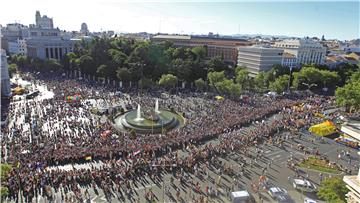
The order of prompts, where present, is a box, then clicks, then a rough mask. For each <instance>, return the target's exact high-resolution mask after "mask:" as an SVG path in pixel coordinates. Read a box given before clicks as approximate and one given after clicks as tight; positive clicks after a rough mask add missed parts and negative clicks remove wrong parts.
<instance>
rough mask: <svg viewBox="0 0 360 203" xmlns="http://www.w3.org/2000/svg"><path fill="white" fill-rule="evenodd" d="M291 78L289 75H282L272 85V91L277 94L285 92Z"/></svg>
mask: <svg viewBox="0 0 360 203" xmlns="http://www.w3.org/2000/svg"><path fill="white" fill-rule="evenodd" d="M289 78H290V76H289V75H282V76H280V77H278V78H276V80H275V81H274V82H271V83H270V86H269V88H270V90H271V91H274V92H277V93H282V92H285V91H286V89H287V87H288V83H289Z"/></svg>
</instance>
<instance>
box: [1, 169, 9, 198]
mask: <svg viewBox="0 0 360 203" xmlns="http://www.w3.org/2000/svg"><path fill="white" fill-rule="evenodd" d="M11 170H12V166H11V165H10V164H1V182H2V185H1V187H0V194H1V198H4V197H6V196H7V195H8V194H9V189H8V188H7V187H6V181H7V176H8V174H9V172H10V171H11Z"/></svg>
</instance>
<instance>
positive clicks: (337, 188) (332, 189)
mask: <svg viewBox="0 0 360 203" xmlns="http://www.w3.org/2000/svg"><path fill="white" fill-rule="evenodd" d="M347 192H348V189H347V188H346V185H345V183H344V182H343V181H342V179H341V178H338V177H334V178H327V179H324V180H323V181H322V182H321V184H320V187H319V190H318V192H317V195H318V196H319V197H320V198H322V199H324V200H325V201H327V202H338V203H342V202H344V203H345V202H346V200H345V195H346V193H347Z"/></svg>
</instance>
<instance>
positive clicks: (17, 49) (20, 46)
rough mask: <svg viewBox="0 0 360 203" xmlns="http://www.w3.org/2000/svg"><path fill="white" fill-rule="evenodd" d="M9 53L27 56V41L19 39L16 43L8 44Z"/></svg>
mask: <svg viewBox="0 0 360 203" xmlns="http://www.w3.org/2000/svg"><path fill="white" fill-rule="evenodd" d="M8 45H9V52H10V53H11V54H21V55H27V48H26V47H27V46H26V40H25V39H17V40H16V41H15V42H8Z"/></svg>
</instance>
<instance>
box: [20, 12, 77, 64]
mask: <svg viewBox="0 0 360 203" xmlns="http://www.w3.org/2000/svg"><path fill="white" fill-rule="evenodd" d="M75 42H76V40H71V39H70V38H68V37H66V36H62V35H61V31H60V30H59V29H58V28H57V29H54V28H53V20H52V18H48V17H47V16H43V17H41V16H40V12H39V11H37V12H36V25H30V27H29V38H28V39H27V40H26V48H27V55H28V56H29V57H32V58H40V59H56V60H61V59H62V58H63V57H64V56H65V54H67V53H68V52H72V51H73V47H74V44H75Z"/></svg>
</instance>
